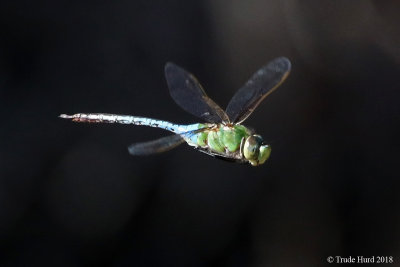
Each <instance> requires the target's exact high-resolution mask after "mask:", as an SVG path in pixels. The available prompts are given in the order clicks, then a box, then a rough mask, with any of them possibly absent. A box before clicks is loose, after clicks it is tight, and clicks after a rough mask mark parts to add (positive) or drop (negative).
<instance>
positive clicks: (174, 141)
mask: <svg viewBox="0 0 400 267" xmlns="http://www.w3.org/2000/svg"><path fill="white" fill-rule="evenodd" d="M184 142H185V139H183V138H182V137H181V136H180V135H179V134H174V135H169V136H165V137H162V138H160V139H157V140H153V141H149V142H142V143H136V144H132V145H130V146H129V147H128V151H129V154H131V155H134V156H144V155H151V154H155V153H161V152H166V151H168V150H171V149H173V148H175V147H177V146H179V145H181V144H183V143H184Z"/></svg>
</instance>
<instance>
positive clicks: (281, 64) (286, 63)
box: [270, 57, 292, 72]
mask: <svg viewBox="0 0 400 267" xmlns="http://www.w3.org/2000/svg"><path fill="white" fill-rule="evenodd" d="M270 64H273V65H274V67H275V70H276V71H277V72H289V71H290V69H291V68H292V63H290V60H289V59H288V58H287V57H278V58H275V59H274V60H272V61H271V62H270Z"/></svg>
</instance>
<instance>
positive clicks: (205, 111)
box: [165, 62, 229, 123]
mask: <svg viewBox="0 0 400 267" xmlns="http://www.w3.org/2000/svg"><path fill="white" fill-rule="evenodd" d="M165 77H166V79H167V84H168V87H169V92H170V94H171V96H172V98H173V99H174V100H175V102H176V103H177V104H178V105H179V106H180V107H181V108H183V109H184V110H185V111H187V112H189V113H191V114H192V115H195V116H197V117H199V118H201V119H203V120H205V121H207V122H211V123H221V122H228V121H229V119H228V116H227V115H226V113H225V111H224V110H223V109H221V107H220V106H218V105H217V104H216V103H215V102H214V101H213V100H212V99H211V98H209V97H208V96H207V94H206V93H205V91H204V89H203V88H202V86H201V85H200V83H199V82H198V81H197V79H196V78H195V77H194V76H193V75H192V74H190V73H188V72H187V71H185V70H184V69H183V68H181V67H179V66H177V65H175V64H174V63H171V62H168V63H167V64H166V65H165Z"/></svg>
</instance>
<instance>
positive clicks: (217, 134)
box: [60, 57, 291, 166]
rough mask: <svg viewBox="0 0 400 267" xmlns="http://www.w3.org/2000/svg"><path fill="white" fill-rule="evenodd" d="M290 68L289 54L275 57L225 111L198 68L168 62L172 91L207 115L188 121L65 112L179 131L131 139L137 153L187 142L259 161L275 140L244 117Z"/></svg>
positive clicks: (188, 107) (222, 155)
mask: <svg viewBox="0 0 400 267" xmlns="http://www.w3.org/2000/svg"><path fill="white" fill-rule="evenodd" d="M290 69H291V63H290V61H289V59H287V58H285V57H279V58H276V59H274V60H272V61H270V62H269V63H268V64H266V65H265V66H263V67H262V68H261V69H259V70H258V71H257V72H256V73H254V74H253V75H252V76H251V78H250V79H249V80H248V81H247V82H246V83H245V85H244V86H242V87H241V88H240V89H239V90H238V91H237V92H236V93H235V95H234V96H233V97H232V99H231V100H230V102H229V104H228V106H227V108H226V110H225V111H224V110H223V109H222V108H221V107H220V106H219V105H218V104H217V103H215V102H214V101H213V100H212V99H211V98H210V97H208V96H207V94H206V92H205V91H204V89H203V87H202V86H201V84H200V83H199V82H198V80H197V79H196V78H195V76H194V75H193V74H191V73H189V72H187V71H186V70H184V69H183V68H181V67H179V66H177V65H176V64H174V63H171V62H168V63H167V64H166V65H165V77H166V80H167V84H168V88H169V93H170V95H171V97H172V98H173V99H174V101H175V102H176V104H178V105H179V106H180V107H181V108H182V109H184V110H185V111H186V112H188V113H190V114H192V115H194V116H196V117H198V118H200V119H201V120H202V121H203V122H200V123H194V124H189V125H183V124H176V123H172V122H169V121H164V120H158V119H152V118H146V117H139V116H130V115H116V114H107V113H77V114H74V115H66V114H61V115H60V117H61V118H63V119H70V120H72V121H75V122H89V123H120V124H131V125H144V126H150V127H157V128H161V129H165V130H168V131H170V132H173V133H174V134H173V135H168V136H165V137H161V138H159V139H156V140H153V141H147V142H140V143H134V144H132V145H130V146H129V147H128V151H129V153H130V154H132V155H135V156H139V155H150V154H155V153H161V152H165V151H168V150H171V149H173V148H175V147H177V146H178V145H181V144H183V143H185V142H186V143H187V144H188V145H190V146H192V147H194V148H195V149H197V150H199V151H201V152H203V153H206V154H208V155H211V156H213V157H215V158H219V159H223V160H227V161H232V162H237V163H249V164H251V165H252V166H258V165H261V164H264V163H265V162H266V160H267V159H268V158H269V157H270V154H271V146H270V145H268V144H266V143H265V142H264V140H263V138H262V137H261V136H260V135H259V134H256V133H255V132H254V130H252V129H251V128H249V127H246V126H244V125H242V123H243V122H244V121H245V120H246V119H247V118H248V117H249V116H250V115H251V114H252V113H253V111H254V110H255V109H256V108H257V107H258V105H259V104H260V103H261V102H262V101H263V100H264V99H265V98H266V97H267V96H269V95H270V94H271V93H272V92H273V91H274V90H275V89H276V88H278V87H279V85H280V84H281V83H282V82H283V81H284V80H285V79H286V78H287V77H288V75H289V73H290Z"/></svg>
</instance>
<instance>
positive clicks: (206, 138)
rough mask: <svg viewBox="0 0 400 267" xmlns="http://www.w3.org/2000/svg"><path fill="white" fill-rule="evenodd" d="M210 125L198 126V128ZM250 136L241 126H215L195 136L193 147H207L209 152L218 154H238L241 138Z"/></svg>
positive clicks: (248, 131) (247, 130)
mask: <svg viewBox="0 0 400 267" xmlns="http://www.w3.org/2000/svg"><path fill="white" fill-rule="evenodd" d="M204 126H206V127H209V126H210V125H200V126H199V128H202V127H204ZM250 134H251V132H250V130H249V129H247V128H246V127H245V126H243V125H232V126H226V125H223V124H216V125H215V126H214V127H212V128H211V129H207V130H205V131H203V132H200V133H198V134H196V139H195V140H193V139H192V140H193V141H195V142H194V143H195V144H194V145H197V146H200V147H209V148H210V150H211V151H214V152H218V153H226V152H228V153H229V152H231V153H233V152H238V151H239V150H240V144H241V142H242V139H243V138H247V137H248V136H249V135H250Z"/></svg>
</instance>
